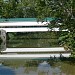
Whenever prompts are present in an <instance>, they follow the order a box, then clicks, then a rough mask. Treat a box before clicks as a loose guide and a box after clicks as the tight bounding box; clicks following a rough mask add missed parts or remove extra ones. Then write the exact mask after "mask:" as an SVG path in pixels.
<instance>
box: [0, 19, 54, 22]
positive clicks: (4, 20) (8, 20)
mask: <svg viewBox="0 0 75 75" xmlns="http://www.w3.org/2000/svg"><path fill="white" fill-rule="evenodd" d="M54 19H55V18H45V19H44V21H52V20H54ZM11 21H12V22H17V21H20V22H21V21H32V22H35V21H38V19H37V18H8V19H5V18H0V22H11Z"/></svg>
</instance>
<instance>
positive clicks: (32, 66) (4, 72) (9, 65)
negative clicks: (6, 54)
mask: <svg viewBox="0 0 75 75" xmlns="http://www.w3.org/2000/svg"><path fill="white" fill-rule="evenodd" d="M2 63H3V64H1V65H0V75H75V65H74V64H75V63H72V62H69V61H64V62H63V61H52V60H49V61H45V60H44V61H43V60H33V61H32V60H30V61H29V60H28V61H27V60H3V61H2Z"/></svg>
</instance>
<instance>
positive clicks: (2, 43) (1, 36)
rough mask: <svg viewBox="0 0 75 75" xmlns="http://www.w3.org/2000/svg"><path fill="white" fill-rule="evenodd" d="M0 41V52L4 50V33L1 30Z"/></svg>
mask: <svg viewBox="0 0 75 75" xmlns="http://www.w3.org/2000/svg"><path fill="white" fill-rule="evenodd" d="M0 39H1V40H2V42H1V44H0V51H4V50H6V31H5V30H3V29H1V30H0Z"/></svg>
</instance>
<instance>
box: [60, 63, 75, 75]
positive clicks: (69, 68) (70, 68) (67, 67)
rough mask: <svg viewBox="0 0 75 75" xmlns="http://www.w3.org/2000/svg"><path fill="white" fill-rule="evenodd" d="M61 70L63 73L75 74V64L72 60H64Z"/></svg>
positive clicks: (67, 74)
mask: <svg viewBox="0 0 75 75" xmlns="http://www.w3.org/2000/svg"><path fill="white" fill-rule="evenodd" d="M61 70H62V72H63V73H66V75H75V66H74V64H73V63H72V64H71V62H68V63H67V62H64V63H61Z"/></svg>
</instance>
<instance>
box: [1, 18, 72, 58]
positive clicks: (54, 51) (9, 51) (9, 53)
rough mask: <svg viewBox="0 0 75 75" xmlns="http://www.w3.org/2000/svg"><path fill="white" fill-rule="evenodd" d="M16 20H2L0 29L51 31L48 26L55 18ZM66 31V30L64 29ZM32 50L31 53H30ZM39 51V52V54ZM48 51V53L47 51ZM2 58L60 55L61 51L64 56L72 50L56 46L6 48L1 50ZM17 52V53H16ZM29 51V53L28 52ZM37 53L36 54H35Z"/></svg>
mask: <svg viewBox="0 0 75 75" xmlns="http://www.w3.org/2000/svg"><path fill="white" fill-rule="evenodd" d="M18 20H19V21H15V19H8V21H5V20H4V19H3V20H1V22H0V30H4V31H6V32H47V31H51V29H49V28H48V27H47V26H48V24H49V23H50V21H52V20H53V19H51V18H48V21H47V22H46V21H44V22H37V21H36V20H35V18H34V20H31V18H30V20H31V21H30V20H27V19H26V20H25V19H23V20H22V21H21V20H20V19H18ZM52 31H59V28H53V29H52ZM63 31H64V30H63ZM23 52H24V53H25V54H17V53H23ZM29 52H31V54H30V53H29ZM38 52H39V54H37V53H38ZM46 52H48V53H46ZM1 53H3V54H1V55H0V59H16V58H18V59H19V58H24V59H25V58H27V59H31V58H49V57H50V56H51V57H54V56H55V57H60V53H61V54H62V55H63V56H64V57H69V56H70V55H71V53H70V52H66V51H65V49H64V48H63V47H56V48H6V50H4V51H1ZM14 53H16V54H14ZM26 53H27V54H26ZM35 53H36V54H35Z"/></svg>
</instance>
